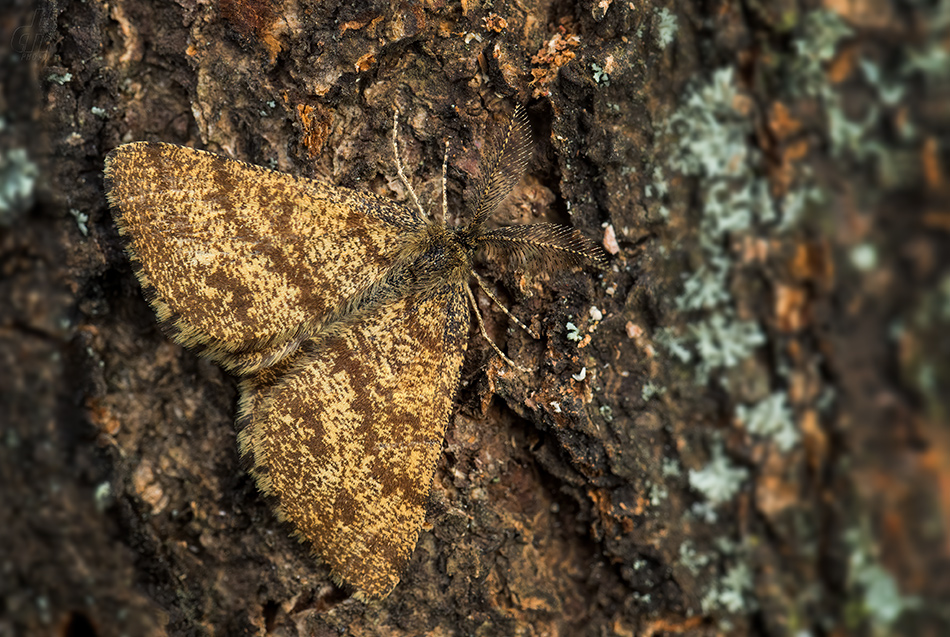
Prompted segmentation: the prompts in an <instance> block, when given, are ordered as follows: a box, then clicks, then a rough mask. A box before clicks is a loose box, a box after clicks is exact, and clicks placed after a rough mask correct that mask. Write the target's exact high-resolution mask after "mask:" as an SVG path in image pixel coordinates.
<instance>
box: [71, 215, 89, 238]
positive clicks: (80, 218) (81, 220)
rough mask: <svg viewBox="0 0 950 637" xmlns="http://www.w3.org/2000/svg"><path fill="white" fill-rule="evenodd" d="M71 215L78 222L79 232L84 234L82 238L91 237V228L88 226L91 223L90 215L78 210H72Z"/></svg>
mask: <svg viewBox="0 0 950 637" xmlns="http://www.w3.org/2000/svg"><path fill="white" fill-rule="evenodd" d="M69 214H71V215H72V216H73V218H74V219H75V220H76V227H77V228H79V232H81V233H82V236H84V237H88V236H89V226H87V225H86V224H87V223H88V222H89V215H87V214H86V213H85V212H83V211H82V210H77V209H76V208H70V209H69Z"/></svg>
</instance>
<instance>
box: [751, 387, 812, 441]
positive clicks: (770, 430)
mask: <svg viewBox="0 0 950 637" xmlns="http://www.w3.org/2000/svg"><path fill="white" fill-rule="evenodd" d="M786 400H787V396H786V395H785V392H775V393H774V394H772V395H771V396H769V397H768V398H766V399H764V400H761V401H759V402H758V403H756V404H755V405H753V406H751V407H749V406H746V405H739V407H738V408H736V418H738V420H739V421H740V422H742V424H743V425H745V428H746V430H747V431H748V432H749V433H751V434H754V435H757V436H764V437H767V438H771V439H772V440H773V441H775V444H776V446H778V448H779V450H781V451H783V452H786V451H790V450H791V449H792V447H794V446H795V445H796V444H798V441H799V438H800V436H799V433H798V430H797V429H796V428H795V423H794V422H793V420H792V411H791V409H789V407H788V404H787V403H786Z"/></svg>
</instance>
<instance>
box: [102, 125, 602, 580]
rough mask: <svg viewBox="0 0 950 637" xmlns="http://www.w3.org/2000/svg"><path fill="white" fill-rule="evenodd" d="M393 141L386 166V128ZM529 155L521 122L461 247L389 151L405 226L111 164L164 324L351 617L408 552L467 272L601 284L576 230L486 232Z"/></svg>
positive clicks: (256, 189)
mask: <svg viewBox="0 0 950 637" xmlns="http://www.w3.org/2000/svg"><path fill="white" fill-rule="evenodd" d="M393 140H394V141H393V145H394V150H396V148H395V128H394V131H393ZM530 149H531V143H530V128H529V125H528V121H527V118H526V116H525V113H524V110H522V109H521V108H520V107H519V108H517V109H516V110H515V114H514V116H513V117H512V120H511V123H510V124H509V126H508V128H507V131H506V132H505V134H504V136H503V137H502V138H501V140H500V143H498V144H497V145H496V146H495V147H494V149H493V150H492V151H491V152H488V153H487V154H486V155H485V156H484V157H483V159H482V162H481V166H480V173H481V174H480V180H479V182H478V189H477V196H476V198H475V205H474V209H473V210H472V217H471V222H470V223H469V224H468V225H466V226H464V227H460V228H449V227H447V226H446V225H445V224H444V222H441V221H439V222H437V221H432V220H429V219H427V217H426V215H425V214H424V213H423V212H422V208H421V207H420V206H419V204H418V199H417V198H416V195H415V193H414V192H413V191H412V189H411V186H409V183H408V181H407V180H406V179H405V176H404V173H403V170H402V166H401V164H400V163H399V156H398V151H396V164H397V169H398V171H399V175H400V177H401V178H402V179H403V180H404V181H405V183H406V185H407V187H408V189H409V193H410V196H411V198H412V200H413V202H414V204H415V207H408V206H404V205H401V204H399V203H396V202H394V201H390V200H388V199H385V198H382V197H379V196H377V195H375V194H372V193H368V192H360V191H355V190H350V189H347V188H341V187H337V186H333V185H329V184H325V183H321V182H319V181H314V180H311V179H304V178H300V177H294V176H292V175H289V174H284V173H279V172H274V171H271V170H267V169H264V168H260V167H258V166H253V165H250V164H246V163H243V162H240V161H235V160H232V159H227V158H224V157H220V156H217V155H214V154H211V153H208V152H204V151H200V150H193V149H191V148H186V147H182V146H174V145H170V144H162V143H146V142H137V143H132V144H125V145H123V146H120V147H119V148H116V149H115V150H114V151H112V153H110V154H109V156H108V158H107V159H106V164H105V179H106V189H107V197H108V200H109V204H110V205H111V206H112V208H113V211H114V216H115V221H116V225H117V226H118V229H119V234H120V235H122V236H123V237H124V239H125V241H126V249H127V252H128V255H129V258H130V260H131V262H132V264H133V267H134V270H135V273H136V276H137V277H138V279H139V282H140V283H141V285H142V289H143V291H144V294H145V297H146V298H147V299H148V301H149V303H150V304H151V305H152V308H153V309H154V310H155V313H156V315H157V316H158V320H159V321H160V323H161V325H162V326H163V327H164V328H165V329H166V331H167V333H168V334H169V335H170V337H171V338H172V339H174V340H175V341H176V342H178V343H180V344H181V345H184V346H186V347H189V348H192V349H193V350H194V351H196V352H197V353H198V354H199V355H201V356H205V357H207V358H209V359H210V360H212V361H214V362H216V363H218V364H220V365H221V366H222V367H223V368H224V369H226V370H228V371H230V372H232V373H234V374H236V375H238V376H241V377H242V380H241V383H240V393H241V398H240V403H239V409H238V418H237V424H238V428H239V431H240V433H239V435H238V442H239V445H240V453H241V456H242V458H243V459H244V460H245V461H246V464H247V466H248V468H249V471H250V473H251V475H253V477H254V479H255V481H256V482H257V485H258V487H259V488H260V490H261V491H262V492H264V493H265V494H267V495H269V496H273V498H274V500H275V501H276V507H277V515H278V517H279V518H280V519H282V520H287V521H289V522H291V523H292V524H293V526H294V528H295V533H296V535H297V536H298V538H299V539H301V540H306V541H308V542H309V543H310V544H311V545H312V546H313V547H314V549H315V550H316V552H317V553H318V554H319V556H320V557H321V558H322V560H323V561H324V562H325V563H326V564H327V565H328V566H329V568H330V571H331V574H332V576H333V578H334V580H335V581H336V582H337V583H343V582H345V583H347V584H349V585H351V586H353V587H354V588H355V589H356V590H357V595H359V596H361V597H363V598H381V597H385V596H386V595H388V594H389V593H390V591H392V589H393V587H394V586H395V585H396V584H397V583H398V582H399V578H400V575H401V574H402V571H403V569H404V567H405V566H406V563H407V562H408V560H409V557H410V556H411V554H412V551H413V549H414V548H415V545H416V540H417V538H418V536H419V529H420V527H421V526H422V523H423V520H424V517H425V505H426V500H427V498H428V494H429V488H430V486H431V483H432V478H433V473H434V471H435V466H436V462H437V461H438V458H439V455H440V454H441V451H442V444H443V438H444V434H445V428H446V425H447V423H448V419H449V415H450V413H451V410H452V402H453V398H454V396H455V392H456V388H457V385H458V380H459V371H460V369H461V366H462V360H463V357H464V355H465V349H466V346H467V339H468V330H469V320H470V317H469V304H470V303H472V304H473V303H474V297H473V296H472V292H471V290H470V288H469V282H470V280H471V278H472V277H473V276H474V272H473V269H472V265H473V259H474V257H475V253H476V252H477V251H478V250H479V248H482V247H485V248H488V249H490V250H503V251H505V252H507V253H509V254H512V255H514V257H515V258H516V259H520V260H521V261H524V262H528V261H538V260H540V261H541V262H542V263H546V264H550V265H561V264H565V263H576V262H581V261H588V262H590V263H592V264H594V265H596V266H598V267H603V263H604V262H603V257H602V256H601V255H602V253H601V252H600V250H599V248H598V247H597V246H596V245H595V244H594V243H593V242H591V241H589V240H588V239H586V238H584V237H583V236H581V235H580V233H578V232H577V231H575V230H572V229H570V228H566V227H563V226H556V225H552V224H532V225H527V226H512V227H506V228H497V229H486V227H485V223H486V220H487V219H488V217H489V216H490V215H491V213H492V212H493V211H494V210H495V208H496V207H497V206H498V204H499V203H500V202H501V201H502V200H503V199H504V198H505V197H506V196H507V195H508V194H509V192H510V191H511V190H512V188H514V186H515V185H516V184H517V183H518V181H519V180H520V179H521V176H522V174H523V173H524V170H525V168H526V165H527V161H528V158H529V156H530ZM444 170H445V168H444V166H443V182H444ZM443 187H444V183H443ZM444 200H445V198H444V196H443V204H444ZM476 317H477V318H478V320H479V324H480V325H481V317H480V315H479V314H478V311H477V308H476ZM482 331H483V333H484V327H483V326H482ZM499 353H500V352H499ZM506 360H507V359H506Z"/></svg>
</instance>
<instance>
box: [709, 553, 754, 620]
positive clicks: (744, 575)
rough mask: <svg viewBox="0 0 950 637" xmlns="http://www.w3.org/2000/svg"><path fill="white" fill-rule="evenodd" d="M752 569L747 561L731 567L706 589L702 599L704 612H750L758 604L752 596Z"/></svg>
mask: <svg viewBox="0 0 950 637" xmlns="http://www.w3.org/2000/svg"><path fill="white" fill-rule="evenodd" d="M753 591H754V588H753V580H752V571H750V570H749V567H748V565H746V564H745V563H740V564H737V565H735V566H733V567H731V568H730V569H729V571H728V572H727V573H726V574H725V575H724V576H723V577H722V579H721V580H719V582H718V583H717V584H714V585H713V586H711V587H710V588H709V590H708V591H706V594H705V595H704V596H703V599H702V600H701V602H700V603H701V604H702V607H703V612H704V613H711V612H713V611H716V610H725V611H727V612H730V613H740V612H748V611H750V610H753V609H754V608H755V607H756V606H757V605H756V604H755V601H754V599H753V598H752V593H753Z"/></svg>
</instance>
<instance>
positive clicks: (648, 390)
mask: <svg viewBox="0 0 950 637" xmlns="http://www.w3.org/2000/svg"><path fill="white" fill-rule="evenodd" d="M665 393H666V387H662V386H658V385H655V384H654V383H653V381H647V382H646V383H644V385H643V389H641V390H640V397H641V398H643V400H644V402H646V401H648V400H650V399H651V398H653V397H654V396H662V395H663V394H665Z"/></svg>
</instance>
